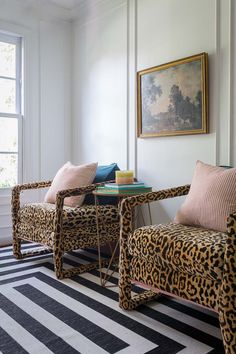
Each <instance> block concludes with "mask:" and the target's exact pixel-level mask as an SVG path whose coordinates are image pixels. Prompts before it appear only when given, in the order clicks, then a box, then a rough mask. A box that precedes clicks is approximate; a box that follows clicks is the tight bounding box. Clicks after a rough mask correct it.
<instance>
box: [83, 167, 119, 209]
mask: <svg viewBox="0 0 236 354" xmlns="http://www.w3.org/2000/svg"><path fill="white" fill-rule="evenodd" d="M119 170H120V169H119V167H118V166H117V164H116V163H112V164H110V165H107V166H98V167H97V171H96V176H95V178H94V180H93V183H99V182H106V181H111V180H114V179H115V177H116V176H115V172H116V171H119ZM98 201H99V204H100V205H105V204H111V205H115V204H117V198H115V197H109V196H108V197H98ZM94 203H95V201H94V195H93V194H87V195H86V197H85V199H84V204H89V205H91V204H94Z"/></svg>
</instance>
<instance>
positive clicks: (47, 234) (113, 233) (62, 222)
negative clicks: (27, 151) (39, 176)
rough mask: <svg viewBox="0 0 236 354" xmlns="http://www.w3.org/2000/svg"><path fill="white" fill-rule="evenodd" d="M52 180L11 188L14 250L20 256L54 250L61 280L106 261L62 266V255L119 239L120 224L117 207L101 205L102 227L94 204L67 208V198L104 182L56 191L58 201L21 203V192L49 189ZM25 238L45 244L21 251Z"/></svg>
mask: <svg viewBox="0 0 236 354" xmlns="http://www.w3.org/2000/svg"><path fill="white" fill-rule="evenodd" d="M50 185H51V181H48V182H38V183H29V184H22V185H17V186H15V187H14V188H13V190H12V224H13V253H14V256H15V257H16V258H17V259H22V258H25V257H27V256H32V255H38V254H44V253H47V252H53V259H54V269H55V272H56V276H57V278H59V279H62V278H68V277H71V276H73V275H75V274H79V273H82V272H85V271H88V270H91V269H94V268H96V267H98V266H101V265H102V266H103V265H104V264H105V263H106V262H107V260H103V261H102V262H100V264H99V262H97V261H96V262H92V263H89V264H85V265H84V264H83V265H80V266H79V267H74V268H70V269H64V268H63V255H64V253H65V252H70V251H73V250H77V249H84V248H88V247H97V245H98V237H99V243H100V246H102V245H105V244H107V243H109V242H112V241H116V240H117V239H118V237H119V232H120V224H119V213H118V208H117V206H114V205H100V206H99V217H100V218H102V222H99V226H100V227H99V230H98V229H97V226H98V224H97V221H98V218H97V216H98V215H96V211H97V210H96V207H95V206H94V205H82V206H80V207H68V206H65V205H64V199H65V198H66V197H70V196H77V195H82V194H89V193H92V191H93V190H95V188H96V187H97V186H101V185H103V183H97V184H92V185H89V186H85V187H80V188H74V189H68V190H63V191H60V192H58V193H57V197H56V203H55V204H50V203H29V204H26V205H22V206H21V203H20V193H21V192H22V191H24V190H30V189H31V190H32V189H39V188H46V187H49V186H50ZM22 240H26V241H31V242H37V243H39V244H41V245H43V246H45V248H44V249H42V250H39V251H38V250H37V249H35V250H34V251H29V252H27V251H25V252H24V253H23V252H21V242H22Z"/></svg>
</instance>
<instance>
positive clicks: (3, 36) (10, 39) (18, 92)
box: [0, 32, 23, 190]
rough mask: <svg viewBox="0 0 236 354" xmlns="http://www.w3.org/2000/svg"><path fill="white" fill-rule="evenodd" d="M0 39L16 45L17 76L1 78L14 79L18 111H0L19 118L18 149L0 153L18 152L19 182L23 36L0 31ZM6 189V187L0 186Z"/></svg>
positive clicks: (21, 142)
mask: <svg viewBox="0 0 236 354" xmlns="http://www.w3.org/2000/svg"><path fill="white" fill-rule="evenodd" d="M0 41H1V42H6V43H10V44H15V45H16V77H14V78H13V77H5V76H1V78H4V79H7V80H14V81H15V83H16V85H15V112H16V113H6V112H0V117H2V118H9V119H11V118H17V119H18V151H17V152H15V151H12V152H8V151H0V154H16V155H17V158H18V164H17V167H18V171H17V179H18V181H17V182H18V183H21V182H22V175H23V159H22V151H23V146H22V144H23V139H22V137H23V116H22V40H21V37H19V36H17V35H15V36H14V35H8V34H6V33H2V32H1V33H0ZM1 189H5V188H0V190H1Z"/></svg>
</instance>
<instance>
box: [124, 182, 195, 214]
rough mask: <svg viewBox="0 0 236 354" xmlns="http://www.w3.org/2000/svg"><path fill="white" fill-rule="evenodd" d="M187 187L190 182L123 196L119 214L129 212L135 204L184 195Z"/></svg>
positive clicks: (187, 189)
mask: <svg viewBox="0 0 236 354" xmlns="http://www.w3.org/2000/svg"><path fill="white" fill-rule="evenodd" d="M189 189H190V184H186V185H184V186H179V187H174V188H169V189H163V190H160V191H157V192H150V193H145V194H139V195H135V196H131V197H128V198H125V199H123V200H122V202H121V209H120V214H121V216H123V217H124V216H125V214H126V213H127V212H128V211H129V212H130V211H131V209H132V208H134V207H135V206H137V205H142V204H146V203H150V202H154V201H158V200H162V199H168V198H174V197H180V196H183V195H186V194H188V192H189Z"/></svg>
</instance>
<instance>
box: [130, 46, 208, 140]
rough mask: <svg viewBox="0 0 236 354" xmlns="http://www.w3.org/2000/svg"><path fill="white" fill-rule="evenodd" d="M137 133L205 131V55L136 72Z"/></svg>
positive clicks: (206, 79)
mask: <svg viewBox="0 0 236 354" xmlns="http://www.w3.org/2000/svg"><path fill="white" fill-rule="evenodd" d="M137 95H138V97H137V98H138V99H137V104H138V107H137V108H138V110H137V113H138V114H137V119H138V121H137V136H138V137H140V138H146V137H156V136H173V135H187V134H206V133H208V55H207V53H200V54H197V55H193V56H190V57H187V58H183V59H179V60H176V61H172V62H169V63H167V64H163V65H158V66H155V67H152V68H149V69H145V70H142V71H139V72H138V73H137Z"/></svg>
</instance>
